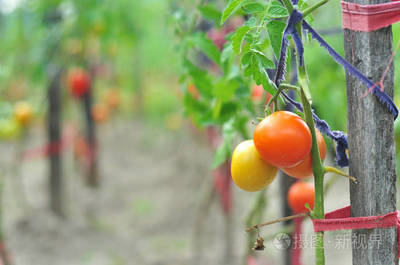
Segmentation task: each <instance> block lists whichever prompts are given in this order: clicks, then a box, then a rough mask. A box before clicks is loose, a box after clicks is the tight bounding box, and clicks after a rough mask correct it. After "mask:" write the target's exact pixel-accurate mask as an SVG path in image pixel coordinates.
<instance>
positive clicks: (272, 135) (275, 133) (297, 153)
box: [253, 111, 312, 168]
mask: <svg viewBox="0 0 400 265" xmlns="http://www.w3.org/2000/svg"><path fill="white" fill-rule="evenodd" d="M253 138H254V144H255V146H256V148H257V151H258V153H259V154H260V156H261V157H262V159H263V160H264V161H265V162H267V163H269V164H271V165H273V166H276V167H280V168H282V167H285V168H286V167H293V166H295V165H297V164H299V163H300V162H301V161H303V160H304V159H305V158H306V157H307V156H308V154H309V153H310V151H311V145H312V140H311V133H310V130H309V128H308V126H307V124H306V123H305V122H304V121H303V120H302V119H301V118H300V117H299V116H298V115H296V114H294V113H292V112H289V111H277V112H274V113H272V114H271V115H269V116H267V117H266V118H264V119H263V120H262V121H261V122H260V123H259V124H258V125H257V127H256V129H255V131H254V137H253Z"/></svg>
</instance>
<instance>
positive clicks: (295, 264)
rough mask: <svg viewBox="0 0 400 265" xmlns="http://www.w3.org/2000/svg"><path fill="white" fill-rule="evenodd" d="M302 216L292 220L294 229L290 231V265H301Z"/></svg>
mask: <svg viewBox="0 0 400 265" xmlns="http://www.w3.org/2000/svg"><path fill="white" fill-rule="evenodd" d="M303 220H304V217H299V218H296V219H294V220H293V223H294V231H293V233H292V238H293V242H292V249H291V250H290V260H291V262H290V264H291V265H301V246H300V242H299V239H300V236H301V233H302V232H301V226H302V224H303Z"/></svg>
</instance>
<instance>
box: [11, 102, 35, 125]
mask: <svg viewBox="0 0 400 265" xmlns="http://www.w3.org/2000/svg"><path fill="white" fill-rule="evenodd" d="M14 117H15V120H16V121H17V122H18V123H19V124H20V125H22V126H27V125H28V124H29V123H30V122H31V121H32V117H33V109H32V106H31V105H30V104H29V103H27V102H18V103H17V104H15V106H14Z"/></svg>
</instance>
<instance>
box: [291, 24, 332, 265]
mask: <svg viewBox="0 0 400 265" xmlns="http://www.w3.org/2000/svg"><path fill="white" fill-rule="evenodd" d="M296 30H297V32H298V34H299V35H300V38H301V23H298V24H297V25H296ZM298 56H299V55H297V57H298ZM297 72H298V73H299V86H300V97H301V103H302V104H303V109H304V116H305V120H306V123H307V125H308V127H309V128H310V131H311V136H312V147H311V157H312V161H313V175H314V186H315V199H314V211H313V215H312V218H316V219H324V218H325V213H324V175H325V168H324V166H323V164H322V161H321V157H320V154H319V148H318V142H317V134H316V129H315V124H314V119H313V113H312V109H311V103H310V102H311V94H310V92H309V88H308V78H307V72H306V67H305V62H304V63H303V65H299V64H297ZM314 244H315V263H316V264H317V265H325V251H324V232H317V233H316V237H315V242H314Z"/></svg>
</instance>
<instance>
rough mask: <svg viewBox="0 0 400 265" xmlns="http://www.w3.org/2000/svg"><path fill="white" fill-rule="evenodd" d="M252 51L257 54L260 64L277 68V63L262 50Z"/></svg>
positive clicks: (269, 67)
mask: <svg viewBox="0 0 400 265" xmlns="http://www.w3.org/2000/svg"><path fill="white" fill-rule="evenodd" d="M251 51H252V52H253V53H254V54H255V56H256V58H257V60H258V62H259V64H260V65H261V66H262V67H264V68H267V69H274V68H275V64H274V63H273V62H272V61H271V60H270V59H268V58H267V57H266V56H265V55H264V54H263V53H262V52H261V51H258V50H255V49H251Z"/></svg>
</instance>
